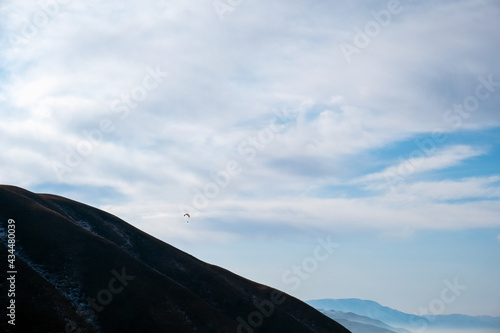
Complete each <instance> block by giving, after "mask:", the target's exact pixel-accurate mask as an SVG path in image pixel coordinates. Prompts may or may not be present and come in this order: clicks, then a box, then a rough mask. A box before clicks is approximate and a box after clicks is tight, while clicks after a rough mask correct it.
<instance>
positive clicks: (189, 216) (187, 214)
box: [184, 213, 191, 223]
mask: <svg viewBox="0 0 500 333" xmlns="http://www.w3.org/2000/svg"><path fill="white" fill-rule="evenodd" d="M186 216H187V217H188V218H187V221H186V223H189V219H190V218H191V215H189V213H186V214H184V217H186Z"/></svg>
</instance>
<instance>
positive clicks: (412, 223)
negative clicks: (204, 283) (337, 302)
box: [0, 0, 500, 316]
mask: <svg viewBox="0 0 500 333" xmlns="http://www.w3.org/2000/svg"><path fill="white" fill-rule="evenodd" d="M0 16H1V17H2V19H1V20H0V43H1V47H0V112H1V121H0V150H1V152H2V153H1V154H0V183H2V184H9V185H16V186H19V187H23V188H25V189H28V190H30V191H34V192H37V193H52V194H58V195H62V196H65V197H69V198H71V199H74V200H77V201H81V202H84V203H86V204H89V205H92V206H95V207H98V208H101V209H104V210H106V211H108V212H110V213H112V214H114V215H117V216H119V217H120V218H122V219H124V220H126V221H127V222H129V223H131V224H132V225H134V226H136V227H137V228H139V229H141V230H143V231H145V232H148V233H149V234H151V235H153V236H155V237H157V238H159V239H161V240H163V241H165V242H167V243H169V244H172V245H173V246H176V247H178V248H179V249H181V250H183V251H185V252H187V253H190V254H192V255H194V256H195V257H197V258H199V259H201V260H204V261H206V262H209V263H211V264H216V265H219V266H222V267H224V268H227V269H229V270H231V271H233V272H235V273H237V274H240V275H243V276H245V277H247V278H249V279H252V280H254V281H257V282H259V283H263V284H266V285H269V286H272V287H275V288H278V289H281V290H283V291H285V292H287V293H289V294H291V295H293V296H295V297H298V298H300V299H302V300H310V299H318V298H361V299H369V300H374V301H377V302H379V303H381V304H383V305H385V306H389V307H392V308H395V309H398V310H401V311H404V312H407V313H415V314H425V313H426V312H427V313H429V314H450V313H462V314H470V315H495V316H500V285H499V284H498V280H499V278H500V265H499V260H500V167H499V166H500V62H499V60H498V54H499V52H500V21H499V20H498V17H499V16H500V4H499V3H498V2H497V1H494V0H458V1H457V0H455V1H446V0H435V1H425V2H424V1H411V0H401V1H397V0H390V1H370V2H367V1H359V0H349V1H347V0H342V1H341V0H339V1H319V0H295V1H285V0H273V1H256V0H231V1H229V0H215V1H213V0H193V1H180V0H145V1H141V2H136V1H129V0H120V1H116V0H110V1H106V2H105V3H102V2H101V1H95V0H90V1H67V0H57V1H56V0H47V1H40V2H34V1H26V0H16V1H13V0H5V1H3V2H2V3H1V4H0ZM185 213H188V214H190V218H187V216H184V214H185Z"/></svg>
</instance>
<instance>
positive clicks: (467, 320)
mask: <svg viewBox="0 0 500 333" xmlns="http://www.w3.org/2000/svg"><path fill="white" fill-rule="evenodd" d="M306 303H307V304H309V305H311V306H313V307H315V308H316V309H318V310H320V311H321V312H322V313H324V314H325V315H327V316H329V317H330V318H333V319H335V320H336V321H338V322H339V323H341V324H342V325H344V326H345V327H346V328H348V329H349V330H351V331H352V332H353V333H364V332H367V333H375V332H380V333H390V332H393V333H407V332H408V331H410V332H412V331H415V332H417V331H423V330H425V329H448V330H449V329H484V330H492V331H493V330H494V332H500V317H492V316H467V315H460V314H452V315H436V316H428V315H426V316H417V315H412V314H408V313H404V312H401V311H398V310H394V309H391V308H389V307H386V306H383V305H380V304H379V303H377V302H374V301H368V300H361V299H357V298H349V299H318V300H311V301H307V302H306ZM367 325H368V326H367Z"/></svg>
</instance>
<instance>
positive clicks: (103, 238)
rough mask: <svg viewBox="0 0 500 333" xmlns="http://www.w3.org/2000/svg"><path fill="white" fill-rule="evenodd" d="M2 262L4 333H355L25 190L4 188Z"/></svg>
mask: <svg viewBox="0 0 500 333" xmlns="http://www.w3.org/2000/svg"><path fill="white" fill-rule="evenodd" d="M0 259H1V262H2V264H1V266H0V269H1V274H2V278H1V281H0V306H1V307H2V308H3V309H4V310H3V311H2V319H1V320H0V332H30V333H37V332H44V333H61V332H79V333H95V332H103V333H107V332H110V333H111V332H124V333H128V332H130V333H138V332H141V333H146V332H154V333H159V332H173V333H191V332H199V333H216V332H220V333H222V332H227V333H229V332H231V333H259V332H260V333H264V332H278V333H280V332H294V333H316V332H324V333H331V332H334V333H335V332H338V333H349V331H348V330H347V329H346V328H344V327H343V326H342V325H340V324H338V323H337V322H335V321H334V320H332V319H330V318H328V317H327V316H324V315H322V314H321V313H320V312H319V311H317V310H315V309H314V308H313V307H311V306H309V305H307V304H305V303H304V302H302V301H300V300H298V299H296V298H294V297H292V296H290V295H287V294H285V293H283V292H280V291H278V290H275V289H272V288H270V287H267V286H264V285H261V284H257V283H255V282H252V281H250V280H247V279H245V278H243V277H240V276H238V275H236V274H233V273H231V272H229V271H227V270H225V269H223V268H221V267H217V266H213V265H210V264H207V263H205V262H202V261H200V260H198V259H196V258H194V257H192V256H191V255H189V254H187V253H184V252H182V251H180V250H178V249H176V248H174V247H172V246H171V245H169V244H166V243H164V242H162V241H160V240H158V239H156V238H154V237H152V236H150V235H148V234H146V233H144V232H142V231H140V230H139V229H137V228H135V227H133V226H132V225H130V224H128V223H126V222H125V221H123V220H121V219H119V218H118V217H116V216H113V215H111V214H108V213H106V212H104V211H101V210H99V209H96V208H93V207H90V206H87V205H84V204H82V203H78V202H76V201H72V200H69V199H66V198H63V197H59V196H55V195H49V194H35V193H32V192H29V191H26V190H23V189H21V188H18V187H13V186H0ZM4 274H6V275H7V277H5V275H4ZM6 314H7V316H6ZM12 323H15V326H14V325H12Z"/></svg>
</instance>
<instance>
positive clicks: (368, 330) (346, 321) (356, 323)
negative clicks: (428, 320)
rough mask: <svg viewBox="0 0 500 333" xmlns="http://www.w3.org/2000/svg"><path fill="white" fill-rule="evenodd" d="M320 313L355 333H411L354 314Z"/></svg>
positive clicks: (332, 311)
mask: <svg viewBox="0 0 500 333" xmlns="http://www.w3.org/2000/svg"><path fill="white" fill-rule="evenodd" d="M320 311H321V312H322V313H323V314H325V315H327V316H328V317H330V318H332V319H334V320H335V321H337V322H338V323H341V324H342V325H343V326H344V327H345V328H347V329H348V330H350V331H352V332H354V333H411V332H410V331H408V330H405V329H402V328H395V327H392V326H390V325H387V324H386V323H383V322H381V321H380V320H376V319H372V318H369V317H365V316H360V315H357V314H355V313H352V312H341V311H335V310H320Z"/></svg>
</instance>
